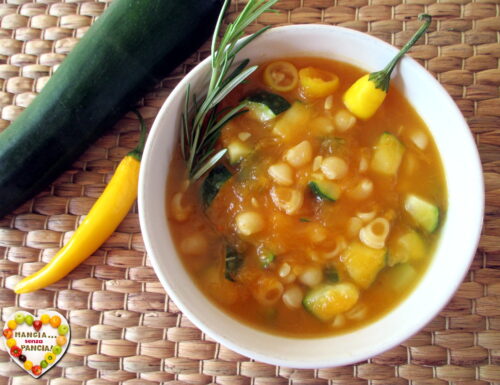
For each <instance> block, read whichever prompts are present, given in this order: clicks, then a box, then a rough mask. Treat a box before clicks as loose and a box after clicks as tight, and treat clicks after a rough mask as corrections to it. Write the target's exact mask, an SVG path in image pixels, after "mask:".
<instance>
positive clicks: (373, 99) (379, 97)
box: [343, 13, 432, 120]
mask: <svg viewBox="0 0 500 385" xmlns="http://www.w3.org/2000/svg"><path fill="white" fill-rule="evenodd" d="M418 19H419V20H424V24H422V26H421V27H420V28H419V29H418V31H417V32H416V33H415V34H414V35H413V37H412V38H411V39H410V40H409V41H408V43H406V44H405V45H404V46H403V48H401V51H399V53H398V54H397V55H396V56H395V57H394V59H392V60H391V61H390V62H389V64H388V65H387V66H386V67H385V68H384V69H383V70H382V71H378V72H372V73H370V74H367V75H364V76H362V77H361V78H359V79H358V80H356V82H354V84H353V85H352V86H351V87H350V88H349V89H348V90H347V91H346V92H345V94H344V97H343V100H344V105H345V106H346V107H347V109H348V110H349V111H351V113H352V114H354V115H355V116H356V117H357V118H359V119H363V120H366V119H369V118H371V117H372V116H373V114H375V112H377V110H378V108H379V107H380V105H381V104H382V103H383V102H384V100H385V97H386V95H387V91H388V90H389V82H390V80H391V73H392V71H393V70H394V68H395V67H396V64H398V62H399V60H401V58H402V57H403V56H404V54H405V53H406V52H408V50H409V49H410V48H411V47H412V46H413V45H414V44H415V43H416V42H417V40H418V39H420V37H421V36H422V35H423V34H424V32H425V31H426V30H427V28H429V25H430V24H431V20H432V18H431V16H430V15H427V14H424V13H422V14H420V15H418Z"/></svg>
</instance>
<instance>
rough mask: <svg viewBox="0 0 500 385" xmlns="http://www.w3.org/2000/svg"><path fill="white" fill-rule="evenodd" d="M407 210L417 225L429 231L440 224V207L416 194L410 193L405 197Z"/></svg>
mask: <svg viewBox="0 0 500 385" xmlns="http://www.w3.org/2000/svg"><path fill="white" fill-rule="evenodd" d="M405 210H406V211H407V212H408V214H410V216H411V217H412V219H413V220H414V221H415V223H416V224H417V225H419V226H420V227H421V228H423V229H424V230H426V231H427V232H429V233H432V232H433V231H435V230H436V229H437V227H438V225H439V208H438V207H437V206H436V205H433V204H432V203H430V202H428V201H426V200H425V199H422V198H420V197H418V196H416V195H412V194H410V195H408V196H407V197H406V199H405Z"/></svg>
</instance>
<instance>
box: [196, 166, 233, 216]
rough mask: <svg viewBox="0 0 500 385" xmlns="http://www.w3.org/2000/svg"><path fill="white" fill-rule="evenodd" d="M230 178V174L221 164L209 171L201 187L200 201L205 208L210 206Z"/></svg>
mask: <svg viewBox="0 0 500 385" xmlns="http://www.w3.org/2000/svg"><path fill="white" fill-rule="evenodd" d="M232 176H233V175H232V174H231V172H230V171H229V170H228V169H227V168H226V167H225V166H224V165H222V164H221V165H218V166H215V167H214V168H213V169H212V170H211V171H210V173H209V174H208V175H207V177H206V178H205V180H204V181H203V184H202V185H201V200H202V202H203V204H204V205H205V207H208V206H210V204H211V203H212V201H213V200H214V198H215V197H216V195H217V194H218V193H219V190H220V189H221V187H222V186H223V185H224V183H226V182H227V181H228V180H229V178H231V177H232Z"/></svg>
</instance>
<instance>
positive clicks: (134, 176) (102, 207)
mask: <svg viewBox="0 0 500 385" xmlns="http://www.w3.org/2000/svg"><path fill="white" fill-rule="evenodd" d="M139 116H140V115H139ZM140 120H141V138H142V140H141V139H140V140H139V145H138V146H137V148H136V149H135V150H133V151H132V152H131V153H130V154H129V155H127V156H126V157H125V158H123V159H122V161H121V162H120V164H119V165H118V167H117V168H116V171H115V174H114V175H113V177H112V178H111V180H110V181H109V183H108V185H107V186H106V188H105V189H104V192H103V193H102V195H101V196H100V197H99V199H98V200H97V201H96V203H95V204H94V205H93V206H92V208H91V210H90V212H89V213H88V215H87V216H86V217H85V219H84V220H83V222H82V224H81V225H80V226H79V227H78V228H77V230H76V231H75V233H74V234H73V236H72V237H71V239H70V240H69V242H68V243H67V244H66V245H65V246H64V247H63V248H62V249H61V250H59V252H58V253H57V254H56V255H55V256H54V257H53V258H52V260H51V261H50V262H49V263H48V264H47V265H45V266H44V267H43V268H42V269H41V270H40V271H38V272H37V273H35V274H32V275H30V276H29V277H26V278H24V279H23V280H22V281H21V282H19V283H18V284H17V285H16V287H15V288H14V291H15V292H16V293H29V292H31V291H34V290H38V289H42V288H44V287H46V286H48V285H51V284H53V283H55V282H57V281H59V280H60V279H62V278H64V277H65V276H66V275H67V274H68V273H69V272H71V271H72V270H73V269H74V268H75V267H77V266H78V265H79V264H80V263H82V262H83V261H84V260H85V259H87V258H88V257H89V256H90V255H92V254H93V253H94V252H95V251H96V250H97V249H98V248H99V247H100V246H101V245H102V244H103V243H104V242H105V241H106V240H107V239H108V238H109V237H110V235H111V234H113V232H114V231H115V230H116V228H117V227H118V225H119V224H120V223H121V222H122V221H123V219H124V218H125V216H126V215H127V214H128V212H129V211H130V208H131V207H132V205H133V203H134V201H135V200H136V198H137V189H138V181H139V169H140V164H141V163H140V155H141V154H142V148H143V147H144V137H145V132H146V128H145V125H144V122H143V120H142V117H140Z"/></svg>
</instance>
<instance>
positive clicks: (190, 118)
mask: <svg viewBox="0 0 500 385" xmlns="http://www.w3.org/2000/svg"><path fill="white" fill-rule="evenodd" d="M277 1H278V0H249V1H248V3H247V4H246V6H245V8H243V10H242V11H241V13H240V14H239V16H238V17H237V18H236V20H234V22H232V23H231V24H229V25H228V26H227V29H226V31H225V32H224V34H223V35H222V37H221V38H220V39H218V36H219V32H220V29H221V26H222V20H223V18H224V14H225V12H226V10H227V9H228V7H229V5H230V3H231V0H225V1H224V5H223V7H222V10H221V13H220V15H219V19H218V20H217V24H216V26H215V31H214V36H213V40H212V47H211V51H212V52H211V53H212V60H211V73H210V83H209V86H208V90H207V94H206V96H205V97H203V98H201V99H198V98H197V96H196V95H195V94H191V88H190V87H189V86H188V88H187V90H186V96H185V104H184V111H183V114H182V122H181V130H180V142H181V143H180V145H181V154H182V157H183V158H184V160H185V161H186V166H187V171H188V176H189V179H190V180H191V181H195V180H197V179H199V178H200V177H201V176H202V175H203V174H205V173H206V172H207V171H208V170H210V168H212V167H213V166H214V165H215V164H216V163H217V162H218V161H219V160H220V159H221V158H222V157H223V156H224V154H225V153H226V151H227V150H226V149H223V150H220V151H218V152H216V153H214V152H215V143H216V142H217V139H218V138H219V134H220V131H221V129H222V127H223V126H224V125H225V124H226V123H227V122H229V121H230V120H231V119H233V118H235V117H236V116H238V115H240V114H242V113H244V112H245V111H246V110H245V103H244V102H242V103H240V104H239V105H237V106H236V107H234V108H232V109H228V110H221V111H218V109H217V107H218V104H219V103H220V102H221V101H222V100H223V99H224V98H225V97H226V96H227V95H228V94H229V93H230V92H231V91H232V90H233V89H234V88H235V87H237V86H238V85H239V84H241V83H242V82H243V81H245V79H246V78H248V77H249V76H250V75H251V74H252V73H253V72H254V71H255V70H256V69H257V66H251V67H248V64H249V62H250V61H249V60H248V59H245V60H243V61H242V62H241V63H239V64H238V65H236V66H234V65H233V64H234V60H235V58H236V55H237V54H238V52H240V51H241V49H243V48H244V47H245V46H246V45H248V44H249V43H250V42H251V41H253V40H254V39H255V38H257V37H258V36H259V35H261V34H262V33H264V32H265V31H266V30H267V29H269V27H265V28H262V29H261V30H259V31H258V32H255V33H254V34H252V35H250V36H247V37H245V38H244V39H242V40H241V41H239V40H240V39H241V38H242V36H243V34H244V32H245V28H246V27H248V25H250V24H251V23H252V22H253V21H255V20H256V19H257V18H258V17H259V16H260V15H262V14H263V13H264V12H268V11H270V8H271V7H272V6H273V5H274V4H275V3H276V2H277Z"/></svg>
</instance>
